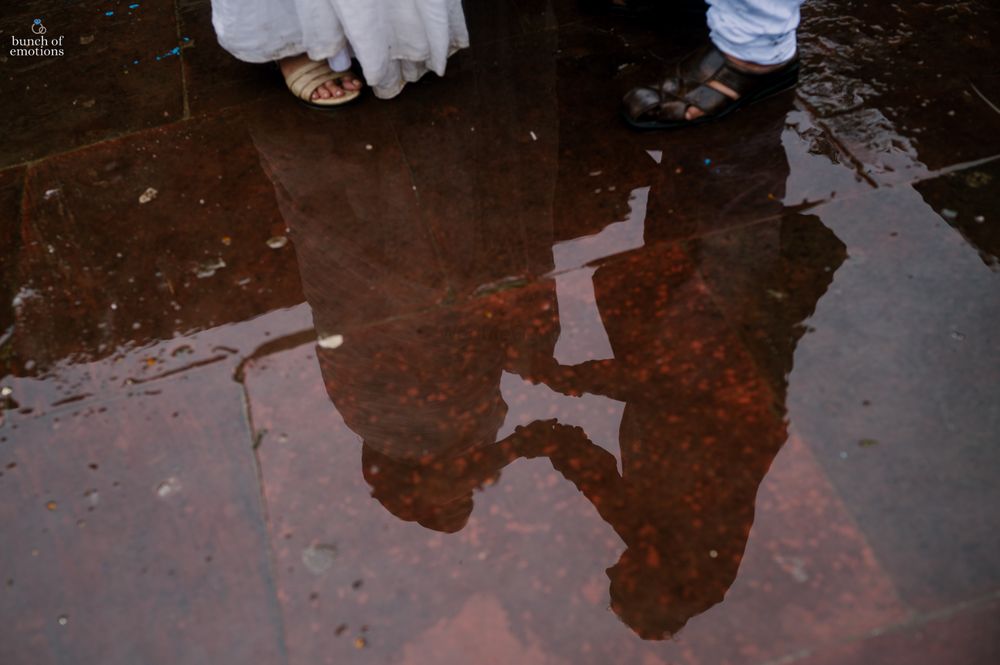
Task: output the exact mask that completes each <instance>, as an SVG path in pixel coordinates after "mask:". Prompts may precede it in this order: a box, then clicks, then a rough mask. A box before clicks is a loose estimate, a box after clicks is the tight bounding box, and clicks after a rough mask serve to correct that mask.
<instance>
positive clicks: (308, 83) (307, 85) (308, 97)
mask: <svg viewBox="0 0 1000 665" xmlns="http://www.w3.org/2000/svg"><path fill="white" fill-rule="evenodd" d="M349 74H351V70H349V69H348V70H347V71H343V72H335V71H333V70H332V69H330V66H329V65H328V64H327V63H326V61H320V62H316V61H315V60H310V61H309V63H308V64H305V65H302V66H301V67H299V68H298V69H296V70H295V71H294V72H292V73H291V74H289V75H288V76H286V77H285V85H287V86H288V89H289V90H291V91H292V94H293V95H295V96H296V97H298V98H299V100H300V101H302V102H303V103H305V104H306V105H307V106H311V107H313V108H320V109H325V108H329V107H331V106H340V105H341V104H346V103H347V102H351V101H354V100H355V99H357V98H358V96H360V95H361V91H360V90H348V89H346V88H342V90H343V91H344V94H343V96H341V97H330V98H329V99H323V98H322V97H319V98H316V99H313V98H312V96H313V93H314V92H316V91H317V90H318V89H319V87H320V86H321V85H323V84H324V83H326V82H327V81H339V80H341V79H342V78H344V77H345V76H347V75H349Z"/></svg>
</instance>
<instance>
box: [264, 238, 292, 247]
mask: <svg viewBox="0 0 1000 665" xmlns="http://www.w3.org/2000/svg"><path fill="white" fill-rule="evenodd" d="M287 244H288V238H286V237H285V236H274V237H273V238H268V239H267V246H268V247H270V248H271V249H281V248H282V247H284V246H285V245H287Z"/></svg>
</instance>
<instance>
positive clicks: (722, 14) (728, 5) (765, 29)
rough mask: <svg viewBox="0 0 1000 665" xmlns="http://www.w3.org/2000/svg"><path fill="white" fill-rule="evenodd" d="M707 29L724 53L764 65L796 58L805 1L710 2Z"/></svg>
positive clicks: (709, 0) (744, 0) (747, 0)
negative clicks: (801, 12) (800, 17)
mask: <svg viewBox="0 0 1000 665" xmlns="http://www.w3.org/2000/svg"><path fill="white" fill-rule="evenodd" d="M708 4H709V5H711V6H710V7H709V8H708V27H709V28H710V29H711V31H712V32H711V37H712V41H713V42H714V43H715V45H716V46H717V47H719V50H720V51H722V52H723V53H726V54H728V55H731V56H733V57H734V58H739V59H740V60H747V61H748V62H755V63H758V64H761V65H776V64H778V63H780V62H785V61H786V60H788V59H790V58H791V57H792V56H793V55H795V48H796V46H795V29H796V28H797V27H799V7H800V6H802V0H708Z"/></svg>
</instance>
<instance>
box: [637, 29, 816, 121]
mask: <svg viewBox="0 0 1000 665" xmlns="http://www.w3.org/2000/svg"><path fill="white" fill-rule="evenodd" d="M798 75H799V61H798V58H797V57H794V58H792V59H791V60H789V61H787V62H784V63H781V64H778V65H758V64H755V63H752V62H746V61H743V60H739V59H736V58H732V57H730V56H728V55H726V54H724V53H722V51H720V50H719V49H718V48H716V47H715V46H714V45H713V44H708V45H706V46H705V47H703V48H701V49H699V50H698V51H696V52H695V53H693V54H691V55H689V56H687V57H686V58H684V59H682V60H681V61H680V62H679V63H677V65H676V67H675V69H674V72H673V74H672V75H668V76H667V77H666V78H664V79H663V80H662V81H660V82H658V83H655V84H653V85H651V86H643V87H639V88H633V89H632V90H630V91H629V92H628V94H627V95H625V99H624V100H622V101H623V108H622V115H623V117H624V118H625V121H626V122H628V123H629V124H630V125H631V126H632V127H634V128H635V129H673V128H678V127H685V126H688V125H694V124H701V123H703V122H707V121H709V120H716V119H719V118H722V117H724V116H726V115H728V114H729V113H731V112H733V111H735V110H736V109H738V108H741V107H743V106H746V105H748V104H750V103H752V102H755V101H758V100H760V99H764V98H765V97H769V96H771V95H774V94H776V93H778V92H781V91H783V90H787V89H788V88H791V87H794V86H795V84H796V82H798Z"/></svg>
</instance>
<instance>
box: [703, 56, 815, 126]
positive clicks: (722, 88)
mask: <svg viewBox="0 0 1000 665" xmlns="http://www.w3.org/2000/svg"><path fill="white" fill-rule="evenodd" d="M722 55H723V56H725V58H726V62H728V63H729V65H730V66H731V67H732V68H733V69H735V70H736V71H739V72H745V73H747V74H769V73H771V72H776V71H778V70H779V69H782V68H783V67H786V66H788V64H789V63H791V62H792V60H794V59H795V58H792V59H791V60H786V61H785V62H781V63H778V64H777V65H760V64H757V63H756V62H750V61H749V60H740V59H739V58H734V57H733V56H731V55H729V54H728V53H723V54H722ZM705 85H708V86H711V87H713V88H715V89H716V90H718V91H719V92H721V93H722V94H724V95H725V96H726V97H729V98H730V99H732V100H734V101H735V100H737V99H739V98H740V93H738V92H736V91H735V90H733V89H732V88H730V87H729V86H728V85H726V84H725V83H722V82H721V81H716V80H711V81H708V82H707V83H706V84H705ZM703 115H705V112H704V111H702V110H701V109H700V108H698V107H697V106H689V107H688V109H687V111H685V112H684V119H685V120H696V119H698V118H700V117H702V116H703Z"/></svg>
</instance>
